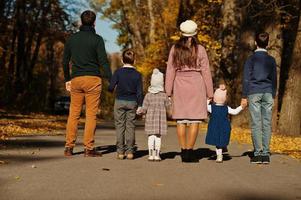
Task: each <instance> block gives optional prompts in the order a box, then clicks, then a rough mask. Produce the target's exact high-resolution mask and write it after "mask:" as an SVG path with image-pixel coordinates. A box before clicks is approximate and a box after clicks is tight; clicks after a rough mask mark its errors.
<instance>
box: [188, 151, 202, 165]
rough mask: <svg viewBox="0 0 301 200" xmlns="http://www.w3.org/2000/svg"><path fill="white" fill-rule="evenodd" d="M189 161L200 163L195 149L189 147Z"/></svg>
mask: <svg viewBox="0 0 301 200" xmlns="http://www.w3.org/2000/svg"><path fill="white" fill-rule="evenodd" d="M186 151H187V162H190V163H198V162H199V159H198V158H197V157H196V156H195V154H194V151H193V149H187V150H186Z"/></svg>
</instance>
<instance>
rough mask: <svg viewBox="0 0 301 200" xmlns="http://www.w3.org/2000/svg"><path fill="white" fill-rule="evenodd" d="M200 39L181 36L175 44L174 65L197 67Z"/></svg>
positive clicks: (176, 66)
mask: <svg viewBox="0 0 301 200" xmlns="http://www.w3.org/2000/svg"><path fill="white" fill-rule="evenodd" d="M198 44H199V41H198V39H197V38H196V37H181V38H180V40H179V41H178V42H177V43H176V44H175V46H174V54H173V65H174V66H175V68H182V67H184V66H185V65H186V66H188V67H189V68H193V67H197V52H198Z"/></svg>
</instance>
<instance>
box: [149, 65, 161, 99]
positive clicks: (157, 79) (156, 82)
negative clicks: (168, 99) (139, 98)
mask: <svg viewBox="0 0 301 200" xmlns="http://www.w3.org/2000/svg"><path fill="white" fill-rule="evenodd" d="M163 91H164V77H163V74H162V73H161V72H160V71H159V70H158V69H157V68H155V69H154V70H153V74H152V78H151V84H150V86H149V88H148V92H150V93H154V94H156V93H159V92H163Z"/></svg>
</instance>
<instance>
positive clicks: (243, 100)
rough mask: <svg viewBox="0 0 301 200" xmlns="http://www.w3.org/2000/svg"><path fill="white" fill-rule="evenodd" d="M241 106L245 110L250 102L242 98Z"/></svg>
mask: <svg viewBox="0 0 301 200" xmlns="http://www.w3.org/2000/svg"><path fill="white" fill-rule="evenodd" d="M240 105H241V107H242V108H243V109H245V107H247V106H248V100H247V99H246V98H242V99H241V101H240Z"/></svg>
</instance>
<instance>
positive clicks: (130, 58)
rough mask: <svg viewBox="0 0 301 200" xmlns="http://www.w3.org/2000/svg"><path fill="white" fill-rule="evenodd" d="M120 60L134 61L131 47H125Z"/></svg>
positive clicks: (127, 62)
mask: <svg viewBox="0 0 301 200" xmlns="http://www.w3.org/2000/svg"><path fill="white" fill-rule="evenodd" d="M122 61H123V63H124V64H131V65H132V64H134V62H135V52H134V51H133V50H131V49H126V50H125V51H124V52H123V53H122Z"/></svg>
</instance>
